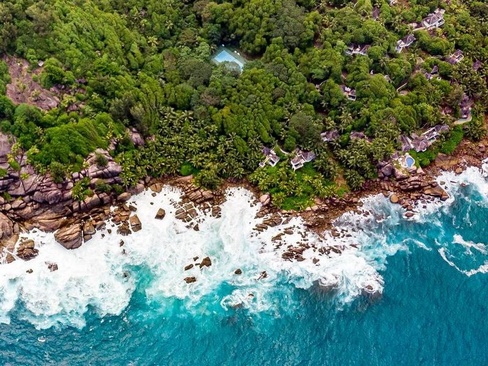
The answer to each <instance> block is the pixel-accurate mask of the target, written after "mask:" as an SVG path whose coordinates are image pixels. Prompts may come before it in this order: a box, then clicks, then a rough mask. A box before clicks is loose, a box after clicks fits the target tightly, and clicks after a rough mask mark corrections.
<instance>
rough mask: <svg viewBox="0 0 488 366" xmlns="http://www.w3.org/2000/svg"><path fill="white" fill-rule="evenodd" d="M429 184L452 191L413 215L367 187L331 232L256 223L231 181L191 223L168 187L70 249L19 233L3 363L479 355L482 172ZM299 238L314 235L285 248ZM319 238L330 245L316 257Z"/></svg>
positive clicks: (432, 359) (5, 289)
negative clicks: (23, 257) (126, 225)
mask: <svg viewBox="0 0 488 366" xmlns="http://www.w3.org/2000/svg"><path fill="white" fill-rule="evenodd" d="M438 182H439V184H441V185H442V186H443V187H444V188H445V189H446V191H447V192H448V193H449V195H450V198H449V199H448V200H447V201H445V202H437V203H427V204H422V203H420V204H419V207H418V211H419V212H420V213H419V214H417V215H416V216H414V217H413V218H411V219H405V218H404V217H403V214H402V211H401V208H400V207H399V206H396V205H392V204H391V203H389V201H388V199H387V198H384V197H383V196H382V195H381V196H374V197H369V198H367V199H365V200H364V205H363V209H362V212H357V213H346V214H344V215H343V216H341V217H340V218H339V219H337V222H336V225H337V227H339V228H341V229H344V230H346V231H347V233H348V235H347V236H344V237H342V238H339V239H337V238H333V237H332V236H331V235H330V234H328V233H325V234H324V237H323V238H319V237H317V236H316V235H315V234H312V233H309V232H307V230H306V229H305V227H304V226H303V223H302V222H301V221H300V219H298V218H295V219H292V220H291V221H290V222H287V223H283V224H282V225H278V226H277V227H273V228H270V229H268V230H266V231H264V232H256V231H255V230H253V228H254V227H255V225H256V223H258V222H259V220H258V219H255V215H256V212H257V211H258V209H259V206H258V204H256V203H255V202H254V200H253V197H252V195H251V193H250V192H248V191H246V190H244V189H232V190H230V191H229V192H228V197H227V201H226V202H225V203H224V205H223V206H222V216H221V217H220V218H215V217H210V216H208V215H207V214H205V213H203V212H200V215H199V217H198V219H197V220H198V228H199V230H198V231H197V230H194V229H193V228H191V227H187V226H188V224H185V223H183V222H181V221H178V220H176V219H174V212H175V211H176V210H177V208H178V205H177V202H178V199H179V197H180V192H178V191H177V190H176V189H174V188H170V187H166V188H164V189H163V191H162V192H161V193H159V194H157V195H156V196H154V197H153V195H152V194H151V192H145V193H143V194H141V195H139V196H137V197H134V198H133V200H132V202H131V203H132V204H133V205H134V206H137V215H138V216H139V218H140V219H141V222H142V227H143V229H142V230H141V231H139V232H137V233H133V234H132V235H130V236H127V237H122V236H119V235H118V234H117V233H116V229H115V227H113V226H112V224H110V223H109V224H108V225H107V227H106V229H104V230H102V231H99V232H97V234H96V235H95V236H94V238H93V239H92V240H90V241H89V242H87V243H85V244H84V245H83V246H82V247H81V248H79V249H77V250H73V251H67V250H65V249H64V248H63V247H62V246H60V245H59V244H57V243H55V241H54V237H53V235H52V234H47V233H42V232H39V231H33V232H30V233H27V234H25V235H24V236H25V237H28V238H33V239H34V240H35V241H36V245H37V247H38V249H39V251H40V253H39V255H38V256H37V257H36V258H35V259H33V260H31V261H29V262H23V261H15V262H14V263H11V264H8V265H2V266H0V293H1V295H0V349H1V352H0V363H1V364H3V365H486V364H488V346H487V341H488V326H487V324H488V323H487V321H486V318H487V316H488V291H487V284H488V275H487V274H486V272H488V246H487V244H488V237H487V234H488V227H487V225H486V224H487V222H488V182H487V181H485V179H484V178H483V177H482V175H481V174H480V173H479V171H478V170H477V169H476V168H469V169H468V170H467V171H465V172H464V173H462V174H461V175H455V174H453V173H445V174H444V175H442V176H441V177H439V178H438ZM159 208H164V209H165V211H166V217H165V218H164V219H163V220H156V219H154V215H155V213H156V212H157V210H158V209H159ZM287 228H288V229H290V228H291V229H293V230H292V232H291V231H290V230H288V231H287V232H288V234H286V235H284V236H283V239H282V241H283V245H282V246H281V247H278V245H277V241H276V240H274V241H273V240H272V238H273V237H275V236H276V235H277V234H279V233H280V232H283V231H284V230H285V229H287ZM109 230H110V231H111V233H110V232H109ZM121 240H123V243H121ZM299 242H301V243H314V244H315V247H316V248H315V249H314V248H313V246H310V248H309V249H307V250H306V251H305V252H304V253H303V257H304V260H303V261H301V262H296V261H294V262H291V261H284V260H282V259H281V254H282V253H283V251H284V250H285V249H286V247H287V246H288V245H294V244H296V243H299ZM121 244H122V245H121ZM328 244H334V245H337V246H339V247H341V250H342V254H341V255H339V254H336V253H334V252H331V254H330V258H328V257H326V256H325V255H321V254H320V251H319V250H318V249H319V248H320V247H321V246H325V245H328ZM206 256H208V257H209V258H210V259H211V261H212V265H211V266H210V267H203V268H200V267H199V266H198V263H199V262H201V260H202V259H203V258H204V257H206ZM196 257H198V258H196ZM314 259H315V260H314ZM317 259H318V261H317ZM50 262H55V263H57V264H58V267H59V269H58V270H57V271H54V272H51V271H50V270H49V269H48V267H47V263H50ZM189 264H193V265H194V266H193V267H192V268H191V269H188V270H186V271H185V267H186V266H188V265H189ZM30 269H32V273H28V272H31V271H28V270H30ZM236 269H240V270H241V271H242V274H240V275H237V274H235V270H236ZM186 277H195V279H196V282H194V283H190V284H187V283H186V282H185V281H184V279H185V278H186ZM318 282H321V283H322V284H325V285H327V286H329V287H330V288H333V289H332V290H329V291H324V290H323V289H321V287H320V286H318V285H317V283H318ZM365 287H367V288H369V289H370V290H371V289H372V291H373V292H376V293H378V292H382V296H380V297H374V296H369V295H368V294H365V293H364V291H363V289H364V288H365Z"/></svg>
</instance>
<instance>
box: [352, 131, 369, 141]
mask: <svg viewBox="0 0 488 366" xmlns="http://www.w3.org/2000/svg"><path fill="white" fill-rule="evenodd" d="M349 137H350V138H351V139H353V140H354V139H357V140H363V139H365V138H366V135H365V134H364V132H358V131H352V132H351V134H350V135H349Z"/></svg>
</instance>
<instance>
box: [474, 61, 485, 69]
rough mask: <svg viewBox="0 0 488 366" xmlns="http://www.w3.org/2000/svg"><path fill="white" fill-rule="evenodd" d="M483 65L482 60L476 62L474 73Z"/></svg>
mask: <svg viewBox="0 0 488 366" xmlns="http://www.w3.org/2000/svg"><path fill="white" fill-rule="evenodd" d="M482 65H483V64H482V63H481V61H480V60H476V61H475V62H474V63H473V70H474V71H478V69H479V68H480V67H481V66H482Z"/></svg>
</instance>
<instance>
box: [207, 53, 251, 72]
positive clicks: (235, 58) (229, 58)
mask: <svg viewBox="0 0 488 366" xmlns="http://www.w3.org/2000/svg"><path fill="white" fill-rule="evenodd" d="M212 59H213V60H214V61H215V62H217V63H219V64H220V63H222V62H234V63H236V64H237V65H238V66H239V69H240V70H241V71H242V69H243V68H244V63H245V61H244V59H243V58H242V57H240V56H239V55H237V54H236V53H235V52H232V51H229V50H227V49H225V48H222V49H221V50H220V51H219V52H217V54H216V55H215V56H214V57H213V58H212Z"/></svg>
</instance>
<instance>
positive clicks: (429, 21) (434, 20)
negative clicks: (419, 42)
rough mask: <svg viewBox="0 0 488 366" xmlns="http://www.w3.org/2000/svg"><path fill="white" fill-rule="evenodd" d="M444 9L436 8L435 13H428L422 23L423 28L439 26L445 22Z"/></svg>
mask: <svg viewBox="0 0 488 366" xmlns="http://www.w3.org/2000/svg"><path fill="white" fill-rule="evenodd" d="M444 12H445V10H444V9H436V10H435V11H434V12H433V13H431V14H429V15H427V16H426V17H425V18H424V19H423V20H422V22H421V23H420V25H421V27H419V28H421V29H427V30H429V29H434V28H439V27H440V26H442V25H443V24H444Z"/></svg>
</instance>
